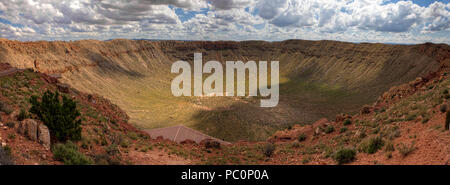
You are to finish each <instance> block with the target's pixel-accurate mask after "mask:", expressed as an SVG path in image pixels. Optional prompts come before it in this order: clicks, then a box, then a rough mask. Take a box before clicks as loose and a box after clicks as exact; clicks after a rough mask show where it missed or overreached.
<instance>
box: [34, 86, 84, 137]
mask: <svg viewBox="0 0 450 185" xmlns="http://www.w3.org/2000/svg"><path fill="white" fill-rule="evenodd" d="M59 97H60V95H59V93H58V91H56V92H55V93H53V92H51V91H49V90H47V92H45V93H44V94H43V95H42V97H41V100H40V101H39V100H38V97H37V96H31V99H30V103H31V105H32V106H31V108H30V110H29V112H30V113H33V114H35V115H36V116H37V117H38V118H39V119H40V120H41V121H42V122H44V124H45V125H46V126H47V127H48V129H49V131H50V135H51V136H52V139H56V140H57V141H61V142H65V141H67V140H73V141H78V140H80V139H81V120H80V119H78V117H79V116H80V112H79V111H78V110H77V107H76V103H75V102H74V101H73V100H72V99H70V98H67V97H66V96H62V102H61V101H60V98H59Z"/></svg>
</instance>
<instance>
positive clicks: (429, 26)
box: [0, 0, 450, 43]
mask: <svg viewBox="0 0 450 185" xmlns="http://www.w3.org/2000/svg"><path fill="white" fill-rule="evenodd" d="M180 10H181V11H180ZM449 10H450V3H443V2H434V3H431V4H429V5H427V6H419V5H417V4H415V3H413V2H411V1H394V2H393V1H386V0H352V1H344V0H102V1H98V0H61V1H58V0H3V1H0V30H1V33H0V34H1V35H0V36H1V37H6V38H11V39H20V40H36V39H49V40H53V39H81V38H92V39H110V38H117V37H125V38H155V39H182V40H186V39H210V40H219V39H224V40H233V39H236V40H247V39H265V40H283V39H290V38H301V39H336V40H343V41H373V42H376V41H382V42H390V41H389V40H392V41H399V39H400V40H401V41H402V42H405V43H406V42H407V43H411V42H414V43H415V42H427V41H440V42H445V43H450V38H448V35H449V34H450V23H449V22H450V21H449V19H450V11H449ZM180 12H183V15H182V14H180ZM182 17H184V18H183V21H181V20H180V18H182ZM398 37H401V38H398ZM374 39H375V40H374Z"/></svg>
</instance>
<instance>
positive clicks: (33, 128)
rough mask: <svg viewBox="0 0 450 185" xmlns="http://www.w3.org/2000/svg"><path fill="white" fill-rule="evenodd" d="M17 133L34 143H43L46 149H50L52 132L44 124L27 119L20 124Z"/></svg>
mask: <svg viewBox="0 0 450 185" xmlns="http://www.w3.org/2000/svg"><path fill="white" fill-rule="evenodd" d="M17 132H18V133H20V134H22V135H24V136H26V137H27V138H28V139H30V140H32V141H37V142H38V143H41V144H42V145H43V146H44V147H45V148H46V149H50V146H51V141H50V131H49V130H48V128H47V126H45V125H44V124H43V123H38V122H37V121H36V120H33V119H25V120H23V121H22V122H20V123H19V126H18V127H17Z"/></svg>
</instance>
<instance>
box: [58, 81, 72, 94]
mask: <svg viewBox="0 0 450 185" xmlns="http://www.w3.org/2000/svg"><path fill="white" fill-rule="evenodd" d="M56 86H57V87H58V90H59V91H60V92H63V93H69V85H68V84H64V83H57V84H56Z"/></svg>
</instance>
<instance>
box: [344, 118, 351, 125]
mask: <svg viewBox="0 0 450 185" xmlns="http://www.w3.org/2000/svg"><path fill="white" fill-rule="evenodd" d="M350 124H352V120H350V119H346V120H345V121H344V125H345V126H347V125H350Z"/></svg>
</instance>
